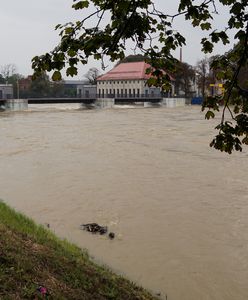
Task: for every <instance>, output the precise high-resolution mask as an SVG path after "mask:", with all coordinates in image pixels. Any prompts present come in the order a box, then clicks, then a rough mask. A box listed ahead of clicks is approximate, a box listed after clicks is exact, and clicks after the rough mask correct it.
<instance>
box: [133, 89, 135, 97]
mask: <svg viewBox="0 0 248 300" xmlns="http://www.w3.org/2000/svg"><path fill="white" fill-rule="evenodd" d="M133 96H134V97H135V89H133Z"/></svg>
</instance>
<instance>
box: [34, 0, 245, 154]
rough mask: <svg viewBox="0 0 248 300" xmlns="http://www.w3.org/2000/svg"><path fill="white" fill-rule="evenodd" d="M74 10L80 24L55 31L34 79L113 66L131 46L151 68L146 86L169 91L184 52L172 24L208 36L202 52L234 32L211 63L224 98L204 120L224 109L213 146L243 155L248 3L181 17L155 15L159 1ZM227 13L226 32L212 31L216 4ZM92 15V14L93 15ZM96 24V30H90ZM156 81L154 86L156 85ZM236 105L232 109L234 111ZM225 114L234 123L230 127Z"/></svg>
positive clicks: (182, 7) (194, 5)
mask: <svg viewBox="0 0 248 300" xmlns="http://www.w3.org/2000/svg"><path fill="white" fill-rule="evenodd" d="M73 2H74V3H73V5H72V7H73V9H75V10H83V14H82V19H81V20H79V21H77V22H75V23H72V22H70V23H67V24H65V25H61V24H59V25H57V27H56V29H57V30H60V36H61V41H60V43H59V45H58V46H57V47H56V48H55V49H54V50H53V51H51V52H50V53H46V54H44V55H41V56H36V57H34V58H33V64H32V66H33V69H34V76H39V75H40V74H42V72H43V71H52V70H53V71H54V73H53V76H52V78H53V79H54V80H60V79H61V73H60V71H61V70H62V69H64V68H66V73H67V75H71V76H74V75H77V72H78V70H77V65H78V64H79V63H82V64H87V62H88V59H89V58H90V57H94V58H95V59H96V60H101V61H102V66H103V68H104V57H106V56H107V57H109V58H110V60H111V61H116V60H122V59H123V58H124V57H125V50H126V43H127V41H128V40H131V41H133V43H134V48H135V50H137V51H139V52H141V53H142V54H143V55H144V56H145V57H146V60H147V62H148V63H150V64H151V66H152V68H151V69H149V70H148V71H147V72H148V73H151V74H152V75H153V76H152V77H151V81H150V82H148V84H151V85H155V86H161V87H162V88H163V89H164V90H166V89H169V88H170V84H169V76H168V75H166V73H165V72H163V70H166V71H167V72H169V73H170V72H173V71H174V68H175V65H176V63H177V60H176V59H175V58H174V57H173V55H172V51H173V50H175V49H176V48H178V47H182V46H183V45H184V44H185V43H186V41H185V38H184V37H183V36H182V35H181V34H180V33H179V32H178V31H175V30H174V29H173V20H174V19H175V18H177V17H179V16H183V17H184V18H185V20H186V21H188V22H190V23H191V24H192V26H193V27H199V28H200V29H201V30H203V31H206V37H204V38H203V39H202V40H201V44H202V51H203V52H205V53H211V52H212V51H213V48H214V45H215V44H216V43H218V42H222V43H223V44H227V43H229V30H235V31H236V34H235V39H236V41H237V46H236V47H235V48H234V49H233V50H232V51H230V52H229V53H227V54H225V55H223V56H221V57H219V58H218V59H216V60H214V61H213V62H212V68H214V69H215V70H217V72H216V78H217V79H218V80H221V81H223V82H224V83H225V84H224V88H225V92H224V94H223V95H221V96H217V97H206V99H205V101H204V104H203V110H205V109H207V110H208V111H207V113H206V118H211V117H214V116H215V113H214V111H215V110H217V111H218V110H219V109H220V103H223V113H222V118H221V121H220V124H219V125H218V126H217V130H218V134H217V135H216V137H215V138H214V140H213V141H212V143H211V146H213V147H215V148H216V149H219V150H221V151H225V152H227V153H231V152H232V151H233V150H238V151H241V150H242V147H241V145H242V143H243V144H248V116H247V112H248V100H247V97H248V96H247V95H248V91H247V90H244V89H243V87H241V86H239V81H238V78H239V73H240V71H241V68H242V66H244V65H246V64H247V61H248V51H247V50H248V10H247V8H248V2H247V0H239V1H237V0H180V1H179V6H178V11H177V12H176V13H175V14H174V15H169V14H167V13H166V12H165V11H160V10H158V9H157V7H156V5H155V3H156V1H155V0H74V1H73ZM217 3H218V4H219V5H222V6H226V7H227V8H228V9H229V19H228V21H227V23H226V24H223V29H220V30H219V29H216V28H213V25H212V20H213V15H216V17H218V15H217V13H218V12H217V9H216V4H217ZM92 9H93V12H92ZM92 18H93V19H94V18H96V22H95V26H94V27H92V26H89V24H90V22H89V20H90V19H92ZM154 77H155V78H156V80H154ZM230 104H232V105H233V106H230ZM226 111H229V113H230V117H231V118H230V121H226V114H225V113H226Z"/></svg>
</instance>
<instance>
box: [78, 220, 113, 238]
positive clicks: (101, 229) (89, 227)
mask: <svg viewBox="0 0 248 300" xmlns="http://www.w3.org/2000/svg"><path fill="white" fill-rule="evenodd" d="M80 228H81V229H83V230H86V231H89V232H91V233H100V234H101V235H103V234H106V233H107V232H108V227H107V226H101V225H99V224H97V223H88V224H82V225H80ZM108 237H109V238H110V239H111V240H112V239H114V237H115V234H114V233H113V232H110V233H109V235H108Z"/></svg>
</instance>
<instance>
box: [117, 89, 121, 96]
mask: <svg viewBox="0 0 248 300" xmlns="http://www.w3.org/2000/svg"><path fill="white" fill-rule="evenodd" d="M119 95H120V91H119V89H117V97H119Z"/></svg>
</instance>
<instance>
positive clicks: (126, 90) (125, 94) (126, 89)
mask: <svg viewBox="0 0 248 300" xmlns="http://www.w3.org/2000/svg"><path fill="white" fill-rule="evenodd" d="M125 97H126V98H127V89H125Z"/></svg>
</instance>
